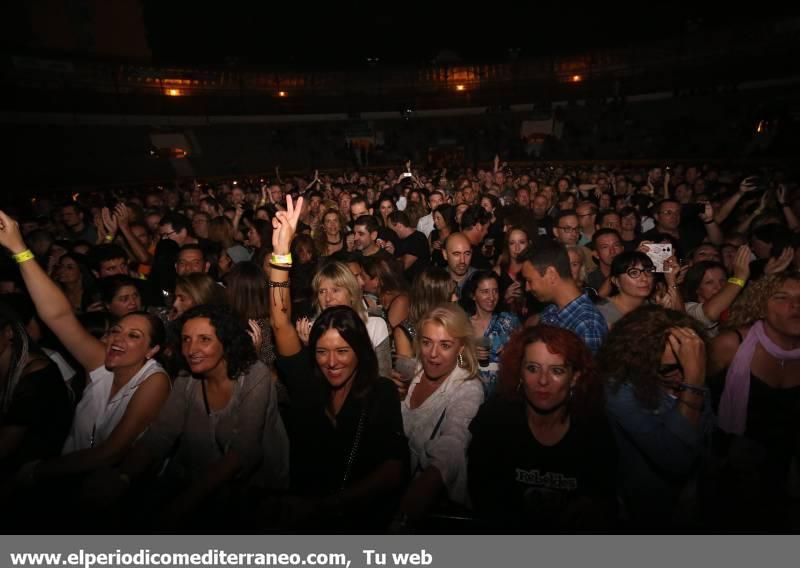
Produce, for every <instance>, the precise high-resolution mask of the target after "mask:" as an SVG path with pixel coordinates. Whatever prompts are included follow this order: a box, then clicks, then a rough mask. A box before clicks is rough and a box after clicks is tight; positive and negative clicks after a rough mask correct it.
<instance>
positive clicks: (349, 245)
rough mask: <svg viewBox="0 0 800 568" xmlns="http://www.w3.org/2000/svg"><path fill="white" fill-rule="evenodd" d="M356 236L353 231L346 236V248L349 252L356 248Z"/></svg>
mask: <svg viewBox="0 0 800 568" xmlns="http://www.w3.org/2000/svg"><path fill="white" fill-rule="evenodd" d="M355 246H356V245H355V237H354V236H353V233H347V234H346V235H345V236H344V248H345V250H346V251H347V252H353V251H354V250H355Z"/></svg>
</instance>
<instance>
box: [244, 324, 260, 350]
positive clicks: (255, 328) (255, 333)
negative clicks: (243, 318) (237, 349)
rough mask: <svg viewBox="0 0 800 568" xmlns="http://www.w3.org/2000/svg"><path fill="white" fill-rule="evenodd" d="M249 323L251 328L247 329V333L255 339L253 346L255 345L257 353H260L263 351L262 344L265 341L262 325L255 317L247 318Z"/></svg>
mask: <svg viewBox="0 0 800 568" xmlns="http://www.w3.org/2000/svg"><path fill="white" fill-rule="evenodd" d="M247 325H248V327H249V328H250V329H248V330H247V335H249V336H250V339H252V340H253V347H255V349H256V353H258V352H259V351H261V345H262V344H263V343H264V337H263V335H262V333H261V326H260V325H258V322H257V321H256V320H254V319H249V320H247Z"/></svg>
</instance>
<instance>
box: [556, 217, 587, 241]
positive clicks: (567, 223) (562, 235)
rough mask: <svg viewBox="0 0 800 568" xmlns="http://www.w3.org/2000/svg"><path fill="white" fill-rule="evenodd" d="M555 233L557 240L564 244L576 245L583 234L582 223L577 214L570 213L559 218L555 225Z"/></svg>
mask: <svg viewBox="0 0 800 568" xmlns="http://www.w3.org/2000/svg"><path fill="white" fill-rule="evenodd" d="M553 234H554V235H555V237H556V240H557V241H558V242H560V243H561V244H563V245H567V246H570V245H576V244H578V239H579V238H580V236H581V229H580V225H578V217H577V216H576V215H568V216H566V217H562V218H561V219H559V221H558V224H557V225H556V226H555V227H553Z"/></svg>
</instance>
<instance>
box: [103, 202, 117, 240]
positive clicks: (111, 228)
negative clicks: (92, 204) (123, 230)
mask: <svg viewBox="0 0 800 568" xmlns="http://www.w3.org/2000/svg"><path fill="white" fill-rule="evenodd" d="M100 218H101V219H102V220H103V227H104V228H105V230H106V233H107V234H109V235H111V236H112V237H113V236H114V235H116V234H117V229H118V228H119V225H118V223H117V219H116V218H114V217H113V216H112V215H111V211H110V210H109V208H108V207H103V209H101V211H100Z"/></svg>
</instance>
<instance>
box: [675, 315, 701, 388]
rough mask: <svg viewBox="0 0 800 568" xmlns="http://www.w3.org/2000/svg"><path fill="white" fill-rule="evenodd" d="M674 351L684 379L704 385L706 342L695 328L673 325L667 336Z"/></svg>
mask: <svg viewBox="0 0 800 568" xmlns="http://www.w3.org/2000/svg"><path fill="white" fill-rule="evenodd" d="M667 341H668V342H669V345H670V347H671V348H672V352H673V353H674V354H675V357H676V358H677V359H678V363H680V364H681V367H682V368H683V380H684V381H685V382H686V383H687V384H690V385H702V384H703V383H704V382H705V380H706V344H705V342H704V341H703V339H702V338H701V337H700V336H699V335H697V332H695V331H694V330H693V329H691V328H688V327H673V328H671V329H670V330H669V335H668V336H667Z"/></svg>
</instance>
